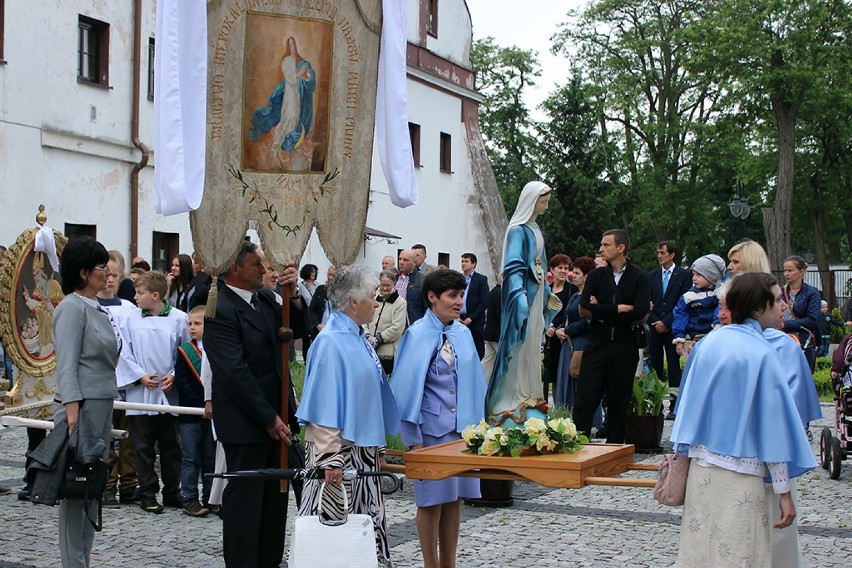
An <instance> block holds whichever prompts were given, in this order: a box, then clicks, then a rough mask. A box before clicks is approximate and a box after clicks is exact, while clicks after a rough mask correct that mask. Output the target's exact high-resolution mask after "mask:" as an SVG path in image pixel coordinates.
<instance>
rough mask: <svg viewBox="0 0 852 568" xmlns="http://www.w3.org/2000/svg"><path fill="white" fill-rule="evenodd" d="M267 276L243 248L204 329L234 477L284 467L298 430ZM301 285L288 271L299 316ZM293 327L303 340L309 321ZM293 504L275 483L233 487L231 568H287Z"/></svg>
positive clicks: (216, 411) (227, 527) (226, 509)
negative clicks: (285, 390) (284, 400)
mask: <svg viewBox="0 0 852 568" xmlns="http://www.w3.org/2000/svg"><path fill="white" fill-rule="evenodd" d="M265 273H266V269H265V268H264V266H263V262H262V260H261V257H260V255H259V254H258V249H257V246H256V245H255V244H253V243H250V242H248V241H244V242H243V243H242V245H241V248H240V251H239V254H238V255H237V258H236V259H235V260H234V262H233V264H231V266H230V267H228V270H227V271H226V272H225V273H224V274H222V275H221V279H220V280H219V281H218V284H217V287H218V298H217V302H216V317H215V318H207V319H206V321H205V322H204V347H205V350H204V351H205V355H206V356H207V359H208V360H209V362H210V368H211V369H212V371H213V385H212V389H213V422H214V424H215V426H216V433H217V434H218V436H219V441H220V442H221V443H222V447H223V448H224V450H225V459H226V462H227V464H228V468H229V469H230V470H231V471H236V470H241V469H261V468H268V467H272V468H276V467H281V459H280V455H281V442H282V441H284V443H286V444H289V443H290V436H291V433H292V432H294V431H297V430H298V422H297V421H296V400H295V392H294V391H293V384H292V382H291V383H290V396H289V397H288V402H289V408H288V409H287V408H281V386H282V385H281V382H282V381H281V377H282V366H281V341H282V340H284V341H286V340H287V339H286V338H281V337H279V335H278V330H279V328H280V327H281V307H280V306H279V305H278V302H277V301H276V299H275V296H274V295H273V293H272V291H271V290H268V289H266V288H263V275H264V274H265ZM297 281H298V272H296V268H295V266H294V265H293V263H287V264H286V265H285V266H284V271H283V272H282V273H281V277H280V279H279V282H280V283H281V285H282V288H283V291H284V294H285V299H284V301H285V302H286V301H289V302H291V314H293V315H295V314H296V313H298V312H297V310H301V309H302V300H301V298H300V296H299V289H298V288H297V286H296V283H297ZM287 296H289V300H288V299H287ZM290 321H291V325H293V326H294V330H293V331H294V333H295V336H296V337H302V336H303V334H304V331H305V330H304V324H303V323H302V322H303V318H301V317H292V318H291V320H290ZM300 324H301V325H300ZM288 423H289V425H288ZM287 502H288V496H287V493H281V491H280V485H279V482H278V481H277V480H275V479H272V480H256V479H232V480H230V481H229V482H228V486H227V487H226V488H225V494H224V496H223V502H222V539H223V552H224V556H225V565H226V566H228V567H229V568H230V567H232V566H257V567H263V568H271V567H273V566H275V567H277V566H279V565H280V564H281V560H282V558H283V556H284V531H285V527H286V526H287Z"/></svg>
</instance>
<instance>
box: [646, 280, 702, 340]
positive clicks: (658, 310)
mask: <svg viewBox="0 0 852 568" xmlns="http://www.w3.org/2000/svg"><path fill="white" fill-rule="evenodd" d="M648 283H649V284H650V286H651V302H652V303H653V304H654V307H653V308H651V312H650V313H649V314H648V323H649V324H651V323H654V322H657V321H661V322H663V323H664V324H666V327H667V328H668V329H671V328H672V321H673V320H674V314H673V313H672V312H673V311H674V308H675V306H676V305H677V302H678V300H680V297H681V296H683V295H684V294H686V293H687V292H689V289H690V288H692V273H691V272H690V271H689V270H687V269H685V268H681V267H680V266H678V265H676V264H675V265H674V267H673V269H672V275H671V276H670V277H669V285H668V287H667V288H666V295H665V297H664V296H663V268H662V267H659V268H657V269H655V270H652V271H651V272H649V273H648Z"/></svg>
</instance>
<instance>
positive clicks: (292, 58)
mask: <svg viewBox="0 0 852 568" xmlns="http://www.w3.org/2000/svg"><path fill="white" fill-rule="evenodd" d="M286 43H287V52H286V53H285V54H284V58H283V59H282V60H281V74H282V76H283V78H282V79H281V81H279V82H278V84H277V85H275V88H274V89H273V90H272V94H270V95H269V100H268V102H267V104H266V106H262V107H258V108H257V109H255V111H254V113H253V114H252V117H251V128H250V129H249V136H251V141H252V142H257V141H258V140H259V139H260V137H261V136H263V135H264V134H266V133H267V132H269V131H270V130H272V129H273V128H274V129H275V131H274V138H273V140H274V144H273V145H272V152H273V153H275V155H276V156H279V158H281V159H282V161H283V162H284V165H285V166H287V169H290V170H298V171H302V170H309V169H310V165H311V164H310V153H309V152H308V150H312V148H311V144H310V142H307V144H306V138H307V136H308V135H309V134H310V133H311V124H312V123H313V120H314V100H313V94H314V89H315V88H316V85H317V78H316V73H314V69H313V67H312V66H311V62H310V61H308V60H307V59H302V57H301V55H299V50H298V48H297V47H296V40H295V38H293V37H288V38H287V40H286ZM303 144H305V148H303V150H305V152H303V153H305V154H307V155H306V156H305V158H306V160H307V163H302V162H304V160H296V161H293V159H294V158H296V157H297V156H296V155H291V152H293V151H294V150H297V149H299V148H300V147H302V145H303ZM279 150H280V153H279ZM291 161H292V163H291Z"/></svg>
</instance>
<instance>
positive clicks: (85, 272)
mask: <svg viewBox="0 0 852 568" xmlns="http://www.w3.org/2000/svg"><path fill="white" fill-rule="evenodd" d="M107 261H109V254H108V253H107V251H106V249H105V248H104V246H103V245H102V244H101V243H99V242H97V241H95V240H93V239H92V238H90V237H79V238H75V239H71V240H70V241H69V242H68V244H67V245H65V249H64V250H63V251H62V257H61V259H60V266H59V272H60V275H61V277H62V292H63V293H64V294H65V298H64V299H63V300H62V301H61V302H60V303H59V305H58V306H57V307H56V311H55V312H54V314H53V338H54V342H55V345H56V399H55V402H56V404H55V407H54V410H53V421H54V424H61V423H63V422H65V421H66V420H67V424H68V435H69V436H70V440H69V447H70V448H71V451H72V452H74V453H75V457H76V459H77V460H78V461H83V460H84V458H83V455H88V456H92V455H93V454H94V455H97V456H99V457H102V458H103V459H106V458H107V451H108V448H109V442H110V427H111V424H112V403H113V399H115V397H116V395H117V394H118V393H117V389H116V382H115V366H116V363H117V362H118V353H119V351H120V349H121V340H120V338H119V335H118V332H117V331H116V328H115V326H114V325H113V323H112V320H111V318H110V316H109V314H108V313H107V312H106V311H105V310H104V309H103V308H102V307H100V305H99V304H98V301H97V299H96V296H97V293H98V292H100V291H102V290H103V289H104V288H105V287H106V278H107V272H109V268H108V267H107ZM84 440H86V441H84ZM83 446H85V447H83ZM97 514H98V510H97V503H96V502H95V501H88V502H84V501H82V500H63V501H62V502H61V503H60V505H59V552H60V555H61V557H62V566H63V567H64V568H69V567H74V568H77V567H86V566H88V565H89V555H90V554H91V551H92V542H93V541H94V538H95V530H94V527H93V526H92V524H91V523H90V522H89V520H88V519H87V517H88V518H91V519H94V518H96V517H97Z"/></svg>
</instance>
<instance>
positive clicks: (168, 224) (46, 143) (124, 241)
mask: <svg viewBox="0 0 852 568" xmlns="http://www.w3.org/2000/svg"><path fill="white" fill-rule="evenodd" d="M155 4H156V2H155V0H144V1H143V6H144V8H143V13H144V16H143V22H142V45H141V58H142V73H141V75H142V77H141V92H140V101H139V104H140V138H141V140H142V142H144V143H145V144H146V145H148V146H149V148H150V147H152V145H153V121H152V119H153V102H151V101H150V100H148V98H147V96H146V87H147V76H148V57H147V51H148V50H147V47H148V38H150V37H153V36H154V28H155V13H154V10H155ZM438 5H439V34H438V38H434V37H431V36H430V37H429V38H428V40H427V45H426V46H425V47H426V48H427V49H429V50H430V51H432V52H433V53H435V54H436V55H439V56H441V57H443V58H445V59H447V60H449V61H452V62H454V63H456V64H458V65H461V66H463V67H468V66H469V62H468V61H467V58H468V53H469V49H470V41H471V37H470V29H471V25H470V16H469V13H468V12H467V7H466V5H465V2H464V1H463V0H442V1H440V2H439V3H438ZM419 6H420V0H409V24H410V25H409V41H412V42H414V43H417V42H418V41H419V32H418V29H419V28H418V26H419V20H418V18H419ZM79 15H84V16H87V17H90V18H94V19H96V20H100V21H103V22H107V23H108V24H109V25H110V51H109V60H110V62H109V86H108V87H101V86H93V85H90V84H85V83H80V82H78V80H77V49H78V16H79ZM5 24H6V25H5V41H4V52H3V59H4V60H5V61H4V62H3V63H0V244H2V245H6V246H9V245H10V244H11V243H12V242H13V241H14V239H15V238H16V237H17V235H18V234H19V233H20V232H21V231H23V230H24V229H26V228H30V227H33V226H35V215H36V213H37V211H38V205H39V204H40V203H43V204H45V205H46V207H47V211H46V212H47V215H48V224H49V225H50V226H51V227H53V228H55V229H57V230H59V231H62V230H63V229H64V226H65V224H66V223H72V224H83V225H96V227H97V237H98V239H99V240H101V241H102V242H103V243H104V244H105V245H106V246H107V248H115V249H118V250H120V251H122V252H123V253H125V255H127V254H128V253H129V251H130V175H131V170H132V168H133V165H134V164H135V163H137V162H138V161H139V158H140V152H139V151H138V150H137V149H136V148H134V147H133V145H132V142H131V130H130V121H131V103H132V101H131V93H132V91H131V89H132V76H131V75H132V61H131V60H132V39H133V3H132V2H129V1H126V2H117V1H103V0H43V1H39V2H30V1H28V0H6V2H5ZM410 71H411V69H410ZM435 81H436V83H441V79H440V78H437V77H436V78H435ZM447 86H449V87H452V85H449V84H445V85H444V87H447ZM408 88H409V114H410V119H409V120H410V122H413V123H417V124H420V126H421V142H420V148H421V164H422V167H420V168H419V169H418V170H417V183H418V187H419V192H420V201H419V203H418V204H416V205H414V206H412V207H409V208H407V209H399V208H396V207H394V206H393V205H391V203H390V199H389V197H388V190H387V185H386V182H385V179H384V176H383V174H382V171H381V167H380V165H379V160H378V157H377V155H376V153H375V145H374V154H373V160H372V162H373V168H372V171H373V173H372V181H371V193H370V209H369V214H368V218H367V225H368V226H370V227H373V228H375V229H378V230H381V231H385V232H388V233H392V234H395V235H399V236H400V237H401V239H400V241H399V242H397V243H395V244H388V243H386V242H384V241H375V240H370V241H367V242H366V244H365V246H364V247H363V248H362V252H361V255H359V258H358V261H359V262H362V263H364V264H367V265H369V266H375V267H376V268H377V269H378V267H379V266H380V263H381V258H382V257H383V256H384V255H386V254H391V255H393V256H396V252H397V250H398V249H400V248H407V247H409V246H410V245H412V244H414V243H416V242H421V243H423V244H425V245H426V247H427V249H428V250H429V259H428V261H429V262H430V263H432V264H437V263H438V260H439V256H438V255H439V253H446V254H448V255H449V264H450V267H452V268H456V269H458V268H459V256H460V255H461V254H462V253H463V252H474V253H476V254H477V255H478V256H480V257H481V258H485V257H486V256H487V254H486V251H484V250H480V249H479V248H478V247H480V246H484V242H485V240H484V238H483V236H482V230H481V227H480V223H481V221H480V220H479V217H478V213H477V210H476V209H475V208H474V207H473V206H471V205H470V204H469V203H470V201H471V195H472V191H473V183H472V178H471V175H470V164H469V160H468V154H467V150H466V140H465V133H464V125H463V123H462V122H461V101H462V99H461V98H460V96H459V95H457V94H451V93H450V92H448V90H446V89H439V88H436V87H435V86H434V85H432V86H430V85H427V84H424V82H423V78H422V77H421V78H420V80H413V79H412V80H409V82H408ZM468 95H474V96H475V94H474V93H468ZM441 132H445V133H447V134H450V136H451V137H452V173H443V172H441V171H440V169H439V149H440V142H439V140H440V133H441ZM152 150H153V148H152ZM155 157H156V155H155V153H154V152H152V154H151V159H150V162H149V165H148V167H146V168H145V169H143V170H142V171H141V173H140V179H139V189H140V193H139V209H138V217H139V242H138V250H139V255H140V256H142V257H144V258H147V259H149V260H151V256H152V250H151V248H152V233H153V232H154V231H159V232H166V233H177V234H178V235H179V238H180V250H181V252H186V253H189V252H191V251H192V239H191V234H190V228H189V221H188V215H186V214H183V215H176V216H173V217H163V216H161V215H157V214H156V213H155V212H154V199H153V167H154V165H155V162H156V160H155ZM365 251H366V252H365ZM302 261H303V262H314V263H315V264H318V265H320V267H321V269H322V271H321V273H320V274H321V278H320V279H321V280H322V279H323V278H324V270H325V267H326V266H327V265H328V261H327V260H325V256H324V255H323V253H322V249H321V247H320V245H319V242H318V239H317V238H316V235H314V236H312V238H311V241H310V243H309V246H308V249H307V250H306V252H305V255H304V257H303V259H302ZM486 266H487V263H480V268H481V269H483V270H482V271H483V272H486V273H487V270H486ZM490 276H491V275H490V274H489V277H490Z"/></svg>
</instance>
